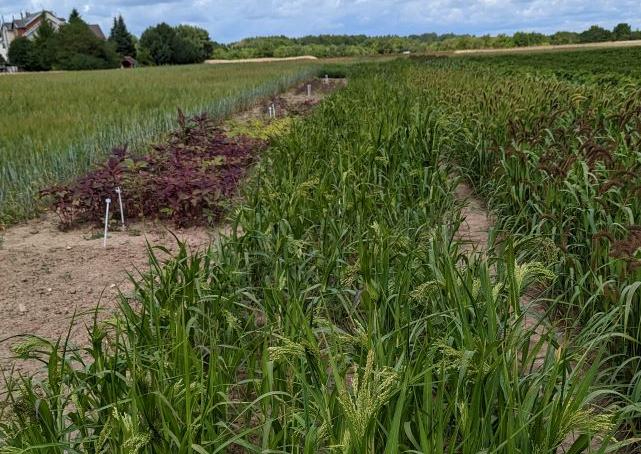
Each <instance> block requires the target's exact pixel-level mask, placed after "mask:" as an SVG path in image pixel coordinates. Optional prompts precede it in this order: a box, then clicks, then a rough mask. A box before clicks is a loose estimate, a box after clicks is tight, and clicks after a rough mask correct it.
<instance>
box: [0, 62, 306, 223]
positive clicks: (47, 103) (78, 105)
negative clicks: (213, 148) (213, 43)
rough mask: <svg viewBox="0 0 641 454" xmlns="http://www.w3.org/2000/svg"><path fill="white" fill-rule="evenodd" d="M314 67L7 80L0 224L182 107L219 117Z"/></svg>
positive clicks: (150, 134) (2, 98)
mask: <svg viewBox="0 0 641 454" xmlns="http://www.w3.org/2000/svg"><path fill="white" fill-rule="evenodd" d="M312 72H313V65H311V64H308V63H303V64H301V63H281V64H278V63H273V64H266V65H261V66H240V65H225V66H205V65H202V66H185V67H173V68H143V69H140V70H137V71H133V72H131V71H95V72H91V73H82V72H70V73H56V74H37V75H26V74H25V75H20V76H15V77H13V76H12V77H2V78H0V104H1V105H3V106H11V108H7V109H2V112H1V113H0V156H2V159H1V160H0V223H3V222H4V223H11V222H15V221H18V220H21V219H24V218H25V217H29V216H33V215H35V214H36V213H38V211H39V208H40V205H39V203H38V202H37V200H36V194H37V193H38V191H39V190H40V189H43V188H44V187H45V186H47V185H49V184H52V183H55V182H61V181H66V180H68V179H69V178H71V177H73V176H77V175H80V174H82V173H83V172H85V171H86V170H87V169H88V168H89V167H90V166H91V165H92V164H95V163H97V162H99V161H101V160H102V159H103V158H104V157H105V156H106V155H107V154H108V153H109V152H110V151H111V149H112V148H113V147H115V146H121V145H123V144H129V146H130V148H135V147H136V146H137V145H139V144H142V143H147V142H149V140H152V139H153V138H155V137H158V135H159V134H161V133H163V132H166V131H168V130H169V129H170V128H172V127H173V126H174V125H175V118H176V109H177V108H178V107H180V108H181V109H183V111H185V113H187V114H192V113H197V112H201V111H209V112H210V113H211V114H212V115H213V116H214V117H216V118H219V117H220V116H223V115H226V114H229V113H230V112H231V111H233V110H236V109H239V108H243V107H246V106H247V105H249V104H250V103H252V102H254V101H255V100H256V98H258V97H261V96H266V95H268V94H271V93H273V92H275V91H278V90H281V89H282V88H283V87H285V86H287V85H290V84H292V83H293V82H295V81H298V80H300V79H301V78H304V77H308V76H309V75H310V74H311V73H312Z"/></svg>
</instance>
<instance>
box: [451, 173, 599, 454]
mask: <svg viewBox="0 0 641 454" xmlns="http://www.w3.org/2000/svg"><path fill="white" fill-rule="evenodd" d="M454 196H455V197H456V199H457V200H459V201H460V202H464V206H463V208H462V210H461V214H462V217H463V218H464V221H463V222H462V224H461V225H460V227H459V230H458V232H457V233H456V236H455V237H456V239H458V240H459V241H463V242H464V248H463V251H464V252H466V253H468V254H481V255H485V254H486V253H487V251H488V248H489V246H490V245H489V238H490V231H491V229H492V228H493V226H494V222H495V221H494V219H493V217H492V215H491V213H490V212H489V211H488V209H487V207H486V205H485V203H484V202H483V200H481V198H479V197H478V196H477V195H476V194H475V193H474V191H473V190H472V188H471V186H470V185H469V184H468V183H466V182H464V181H461V182H460V183H459V184H458V186H457V187H456V189H455V191H454ZM539 295H540V289H536V288H534V289H532V290H529V291H527V292H526V293H525V294H524V295H522V296H521V299H520V305H521V311H522V313H523V319H522V320H523V326H524V328H525V329H528V330H532V335H531V337H530V348H534V347H535V346H536V345H538V344H539V343H540V342H541V339H542V337H543V336H545V335H546V333H549V332H550V330H553V332H554V333H555V335H556V337H557V338H558V339H562V338H563V337H565V336H566V333H564V332H563V330H561V329H559V328H558V327H557V326H554V324H553V321H552V320H550V319H549V318H548V317H547V313H546V309H545V307H543V306H542V305H541V303H540V302H539V301H538V296H539ZM549 348H553V346H551V345H548V344H547V343H544V344H543V345H542V346H541V347H540V350H539V354H538V356H537V357H536V359H535V360H534V364H533V368H534V369H538V368H540V367H541V366H542V365H543V362H544V361H545V357H546V355H547V351H548V349H549ZM577 438H578V434H574V433H570V434H569V435H568V436H567V437H566V438H565V439H564V440H563V442H562V443H561V444H560V445H559V448H560V452H561V453H566V452H569V450H570V448H571V447H572V445H573V444H574V442H575V441H576V440H577ZM600 447H601V446H600V440H599V439H598V437H595V438H593V439H592V441H591V444H590V449H589V452H597V451H598V450H599V448H600Z"/></svg>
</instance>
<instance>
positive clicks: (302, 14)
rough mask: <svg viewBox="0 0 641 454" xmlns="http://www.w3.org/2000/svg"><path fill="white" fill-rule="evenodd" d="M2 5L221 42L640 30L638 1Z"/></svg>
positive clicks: (139, 0)
mask: <svg viewBox="0 0 641 454" xmlns="http://www.w3.org/2000/svg"><path fill="white" fill-rule="evenodd" d="M83 2H84V3H81V4H79V3H77V1H73V0H0V14H2V15H4V17H5V19H8V18H10V17H11V15H12V14H13V15H19V13H20V11H26V10H29V11H36V10H40V9H42V8H45V9H51V10H53V11H55V12H56V13H57V14H58V15H62V16H67V15H68V14H69V12H70V11H71V9H72V8H73V7H76V8H78V9H79V10H80V11H81V12H82V14H83V16H84V18H85V19H86V20H87V21H88V22H95V23H99V24H100V25H101V26H102V27H103V29H104V31H105V32H108V31H109V28H110V26H111V21H112V18H113V16H115V15H117V14H123V16H124V17H125V21H126V22H127V24H128V26H129V28H130V29H131V30H132V31H133V32H134V33H136V34H140V33H141V32H142V31H143V30H144V29H145V28H146V27H148V26H149V25H155V24H157V23H159V22H163V21H164V22H168V23H170V24H178V23H190V24H197V25H201V26H202V27H205V28H207V29H208V30H209V32H210V34H211V35H212V38H213V39H215V40H218V41H224V42H227V41H233V40H237V39H240V38H243V37H247V36H258V35H272V34H284V35H290V36H301V35H305V34H319V33H350V34H356V33H366V34H411V33H424V32H431V31H435V32H438V33H445V32H455V33H475V34H483V33H492V34H495V33H501V32H507V33H510V32H514V31H516V30H536V31H541V32H546V33H549V32H553V31H556V30H559V29H565V30H583V29H585V28H587V27H588V26H590V25H591V24H595V23H597V24H600V25H602V26H606V27H612V26H613V25H615V24H616V23H618V22H628V23H631V24H632V26H633V27H634V28H638V27H641V2H639V1H638V0H592V1H590V2H586V1H585V0H160V1H152V0H83Z"/></svg>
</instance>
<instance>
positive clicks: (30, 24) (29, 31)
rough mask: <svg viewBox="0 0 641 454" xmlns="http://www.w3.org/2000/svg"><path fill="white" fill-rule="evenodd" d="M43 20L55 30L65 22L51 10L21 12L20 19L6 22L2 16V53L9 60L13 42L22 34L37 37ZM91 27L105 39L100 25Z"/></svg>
mask: <svg viewBox="0 0 641 454" xmlns="http://www.w3.org/2000/svg"><path fill="white" fill-rule="evenodd" d="M43 20H46V21H47V22H49V23H50V24H51V26H52V27H53V28H54V30H58V29H59V28H60V27H61V26H62V25H64V24H65V20H64V19H63V18H61V17H58V16H56V15H55V14H54V13H53V12H51V11H45V10H43V11H40V12H38V13H26V14H22V13H20V19H12V20H11V22H5V21H4V18H2V20H1V21H0V55H2V56H3V57H4V59H5V60H7V59H8V58H7V54H8V52H9V46H10V45H11V42H12V41H13V40H14V39H16V38H18V37H20V36H24V37H27V38H29V39H33V38H35V36H36V32H37V31H38V28H40V25H42V21H43ZM89 28H90V29H91V31H92V32H94V34H95V35H96V36H97V37H98V38H100V39H105V35H104V33H103V32H102V30H101V29H100V26H98V25H96V24H90V25H89Z"/></svg>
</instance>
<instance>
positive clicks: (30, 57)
mask: <svg viewBox="0 0 641 454" xmlns="http://www.w3.org/2000/svg"><path fill="white" fill-rule="evenodd" d="M8 56H9V63H11V64H12V65H13V66H17V67H18V68H21V69H24V70H26V71H33V68H34V59H35V51H34V45H33V42H31V41H30V40H28V39H27V38H25V37H19V38H16V39H14V40H13V41H12V42H11V44H10V45H9V55H8Z"/></svg>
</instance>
